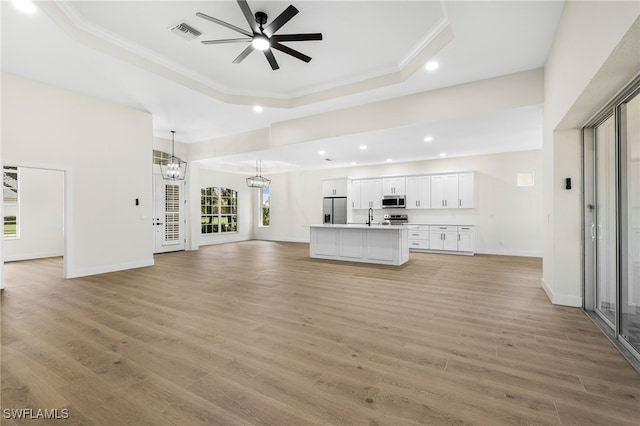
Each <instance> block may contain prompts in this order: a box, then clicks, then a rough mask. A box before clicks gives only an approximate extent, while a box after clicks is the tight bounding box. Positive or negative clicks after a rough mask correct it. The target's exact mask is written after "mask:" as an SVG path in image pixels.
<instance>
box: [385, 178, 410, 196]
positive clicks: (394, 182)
mask: <svg viewBox="0 0 640 426" xmlns="http://www.w3.org/2000/svg"><path fill="white" fill-rule="evenodd" d="M405 193H406V191H405V178H403V177H398V178H387V179H382V195H383V196H385V195H405Z"/></svg>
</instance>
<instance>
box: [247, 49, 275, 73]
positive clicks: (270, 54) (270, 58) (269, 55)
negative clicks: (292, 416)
mask: <svg viewBox="0 0 640 426" xmlns="http://www.w3.org/2000/svg"><path fill="white" fill-rule="evenodd" d="M251 47H253V46H251ZM264 56H266V57H267V61H269V65H271V69H272V70H274V71H275V70H277V69H278V68H280V65H278V62H277V61H276V57H275V56H273V52H272V51H271V49H267V50H265V51H264Z"/></svg>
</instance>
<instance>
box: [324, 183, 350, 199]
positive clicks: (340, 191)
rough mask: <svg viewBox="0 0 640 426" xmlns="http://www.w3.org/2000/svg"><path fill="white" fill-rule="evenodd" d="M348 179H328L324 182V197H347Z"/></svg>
mask: <svg viewBox="0 0 640 426" xmlns="http://www.w3.org/2000/svg"><path fill="white" fill-rule="evenodd" d="M347 185H348V182H347V179H328V180H325V181H323V182H322V196H323V197H346V196H347Z"/></svg>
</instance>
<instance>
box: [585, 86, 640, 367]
mask: <svg viewBox="0 0 640 426" xmlns="http://www.w3.org/2000/svg"><path fill="white" fill-rule="evenodd" d="M623 93H624V94H623V95H621V96H620V97H619V99H618V100H617V101H616V102H614V103H612V105H611V106H610V107H608V108H607V109H605V110H604V111H603V113H602V114H601V115H600V116H599V118H598V119H597V121H594V122H593V123H592V124H591V125H590V126H588V127H585V128H584V129H583V153H584V168H583V170H584V175H583V178H584V179H583V182H584V204H585V205H584V301H585V302H584V308H585V310H587V311H590V312H593V313H594V314H595V315H596V316H597V317H598V318H600V319H601V320H602V321H600V322H599V323H598V322H597V323H598V324H599V325H600V326H601V327H603V328H604V331H605V332H607V334H609V335H610V336H611V337H613V338H614V339H615V340H616V341H617V342H619V343H620V345H621V346H622V347H623V348H624V349H626V350H628V351H629V353H630V354H631V356H632V357H634V358H635V359H636V360H640V84H639V83H638V82H636V83H635V84H634V85H631V86H630V88H629V89H628V90H627V91H625V92H623Z"/></svg>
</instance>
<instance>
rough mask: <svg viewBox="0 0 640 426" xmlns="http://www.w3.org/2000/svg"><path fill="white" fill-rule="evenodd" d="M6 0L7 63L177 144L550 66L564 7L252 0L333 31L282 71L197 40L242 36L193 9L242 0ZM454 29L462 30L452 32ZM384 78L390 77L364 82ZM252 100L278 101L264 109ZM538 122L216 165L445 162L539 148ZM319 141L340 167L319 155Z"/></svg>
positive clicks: (215, 9)
mask: <svg viewBox="0 0 640 426" xmlns="http://www.w3.org/2000/svg"><path fill="white" fill-rule="evenodd" d="M1 3H2V4H1V7H2V69H3V71H6V72H11V73H14V74H18V75H23V76H25V77H27V78H32V79H35V80H39V81H43V82H45V83H49V84H53V85H56V86H60V87H64V88H67V89H70V90H74V91H78V92H81V93H85V94H89V95H92V96H96V97H99V98H102V99H106V100H109V101H112V102H116V103H119V104H123V105H127V106H130V107H133V108H137V109H141V110H145V111H148V112H150V113H151V114H152V115H153V122H154V134H155V135H156V136H157V137H163V138H168V135H169V131H170V130H172V129H175V130H176V131H177V133H176V140H178V141H181V142H186V143H190V142H197V141H202V140H208V139H212V138H216V137H220V136H225V135H230V134H235V133H239V132H243V131H247V130H254V129H259V128H265V127H269V125H271V124H272V123H276V122H280V121H284V120H289V119H293V118H298V117H303V116H307V115H310V114H317V113H321V112H325V111H329V110H334V109H338V108H344V107H347V106H352V105H358V104H363V103H368V102H374V101H379V100H382V99H388V98H392V97H397V96H402V95H407V94H411V93H418V92H423V91H426V90H432V89H436V88H441V87H447V86H451V85H454V84H460V83H464V82H469V81H475V80H480V79H484V78H489V77H493V76H498V75H504V74H509V73H513V72H518V71H524V70H528V69H533V68H538V67H541V66H543V65H544V63H545V60H546V57H547V54H548V51H549V48H550V46H551V41H552V39H553V37H554V35H555V31H556V27H557V24H558V20H559V17H560V13H561V11H562V7H563V2H561V1H544V2H539V1H514V2H505V1H495V2H493V1H492V2H482V1H471V2H459V1H445V2H439V1H351V2H345V1H305V0H292V1H269V2H262V1H249V6H250V7H251V9H252V10H253V11H254V12H255V11H257V10H261V11H265V12H266V13H267V14H268V15H269V19H270V20H271V19H274V18H275V17H276V16H277V15H278V14H279V13H280V12H282V11H283V10H284V9H285V8H286V7H287V6H288V5H289V4H292V3H293V4H294V5H295V6H296V7H297V8H298V9H299V10H300V13H299V14H298V15H296V16H295V17H294V18H293V19H291V20H290V21H289V22H288V23H287V24H286V25H284V26H283V27H282V28H281V29H280V30H279V31H278V34H288V33H298V32H302V33H305V32H322V34H323V40H322V41H307V42H295V43H289V46H290V47H293V48H295V49H297V50H299V51H301V52H303V53H305V54H308V55H309V56H311V57H312V58H313V60H312V61H311V62H310V63H308V64H306V63H304V62H302V61H299V60H297V59H295V58H292V57H288V56H287V55H284V54H282V53H281V52H277V51H276V52H275V56H276V58H277V60H278V62H279V64H280V67H281V68H280V69H279V70H277V71H272V70H271V68H270V67H269V65H268V63H267V61H266V59H265V58H264V55H262V54H261V53H260V52H253V53H252V54H251V55H249V57H247V59H245V61H244V62H242V63H241V64H232V63H231V61H232V60H233V59H234V58H235V57H236V56H237V55H238V54H239V53H240V52H241V51H242V49H244V47H245V44H228V45H203V44H201V43H199V40H207V39H217V38H235V37H237V36H241V35H240V34H238V33H234V32H233V31H231V30H229V29H227V28H224V27H221V26H219V25H216V24H214V23H211V22H209V21H205V20H203V19H201V18H198V17H196V16H195V13H196V12H203V13H206V14H208V15H211V16H214V17H216V18H219V19H221V20H223V21H226V22H229V23H231V24H234V25H236V26H239V27H242V28H248V25H247V23H246V21H245V19H244V17H243V15H242V13H241V12H240V9H239V7H238V5H237V3H236V2H235V1H207V2H192V1H139V2H128V1H72V2H62V3H52V2H45V3H42V4H39V7H40V9H39V10H38V11H37V12H36V13H35V14H33V15H28V14H24V13H22V12H19V11H17V10H16V9H15V8H14V7H13V6H12V4H11V3H10V2H6V1H3V2H1ZM181 20H185V21H187V22H188V23H189V24H191V25H193V26H195V27H196V28H198V29H199V30H200V31H202V32H203V35H202V36H201V37H199V38H198V39H196V40H193V41H186V40H184V39H182V38H180V37H177V36H176V35H175V34H172V33H171V32H169V31H168V30H167V29H168V28H169V27H170V26H172V25H174V24H176V23H178V22H179V21H181ZM447 31H450V33H452V35H453V36H452V37H448V38H447V34H449V33H447ZM427 58H431V59H435V60H437V61H438V62H439V63H440V67H439V69H438V70H436V71H434V72H428V71H425V70H424V68H422V67H420V68H417V69H416V70H414V69H413V68H412V61H413V64H415V63H417V62H418V61H423V60H426V59H427ZM376 76H386V77H389V78H388V79H386V81H385V83H380V82H379V81H376V82H374V83H372V82H371V80H369V82H368V83H367V84H364V85H363V84H361V85H359V86H357V84H358V83H359V82H362V81H363V80H367V79H370V78H372V77H376ZM356 87H360V88H359V89H357V90H355V88H356ZM363 87H364V88H365V89H363ZM354 90H355V91H354ZM349 91H351V93H350V94H347V93H349ZM314 96H317V99H321V101H317V102H315V101H314V99H315V98H314ZM254 104H262V105H278V106H279V107H273V106H272V107H269V106H267V107H265V109H264V111H263V112H262V113H259V114H258V113H255V112H253V108H252V107H253V105H254ZM294 105H299V106H294ZM505 123H510V125H509V126H507V127H508V128H505V126H504V124H505ZM541 123H542V118H541V107H530V108H519V109H516V110H511V111H503V112H501V113H495V114H487V115H485V116H482V117H480V116H476V117H468V118H466V119H459V120H455V122H453V121H452V122H443V123H425V124H424V125H420V126H411V127H407V128H399V129H388V130H385V131H382V132H376V133H373V134H366V135H355V136H350V137H345V138H338V139H337V140H319V141H313V142H309V143H305V144H297V145H295V146H290V147H287V148H274V149H272V150H270V151H269V152H260V153H252V154H247V155H242V156H234V157H229V158H224V159H216V160H211V161H208V162H206V163H207V164H209V165H211V166H215V167H218V168H220V167H227V166H223V165H224V164H227V165H228V164H231V163H234V162H235V163H236V164H237V165H238V164H240V163H241V162H243V161H246V162H252V161H253V159H255V158H262V159H263V160H269V161H280V162H286V163H290V165H291V166H290V167H298V168H320V167H337V166H344V165H348V164H350V163H351V161H357V162H358V163H359V164H375V163H381V162H385V161H386V159H387V158H393V161H394V162H397V161H405V160H409V159H411V160H416V159H419V158H435V157H436V156H437V155H439V153H440V152H445V151H446V152H447V155H448V156H459V155H470V154H482V153H489V152H501V151H504V150H510V151H511V150H524V149H535V148H540V147H541V143H542V138H541ZM497 129H499V130H500V131H497ZM428 133H433V134H434V137H435V138H436V139H435V141H434V142H433V143H432V144H431V146H430V147H428V148H427V147H425V146H424V145H425V143H424V142H423V141H422V138H423V137H424V135H425V134H428ZM470 135H473V136H474V137H470ZM479 135H481V136H479ZM416 140H418V143H419V145H418V146H419V147H420V148H419V149H418V148H416V147H415V146H414V145H413V144H414V143H415V141H416ZM363 141H366V143H367V145H368V146H369V149H367V151H366V154H365V152H360V151H358V152H357V153H356V154H357V155H351V154H350V152H349V149H350V148H349V147H353V146H359V145H360V144H362V143H363ZM389 141H394V143H393V149H389V147H390V145H391V144H390V143H389ZM420 143H421V144H422V145H420ZM319 149H324V150H326V151H327V156H328V157H330V158H333V159H334V161H332V162H327V161H324V160H323V159H321V158H319V157H320V156H318V154H317V151H318V150H319ZM310 152H311V153H313V155H311V156H310V155H309V153H310ZM251 157H253V159H252V158H251Z"/></svg>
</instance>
